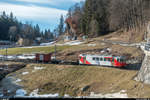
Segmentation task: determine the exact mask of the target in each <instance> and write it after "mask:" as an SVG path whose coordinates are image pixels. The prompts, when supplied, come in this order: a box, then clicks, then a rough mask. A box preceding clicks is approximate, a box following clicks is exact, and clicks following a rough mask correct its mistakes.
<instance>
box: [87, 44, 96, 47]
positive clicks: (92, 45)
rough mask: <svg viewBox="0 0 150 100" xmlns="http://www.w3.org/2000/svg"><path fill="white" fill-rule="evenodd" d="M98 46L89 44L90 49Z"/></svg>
mask: <svg viewBox="0 0 150 100" xmlns="http://www.w3.org/2000/svg"><path fill="white" fill-rule="evenodd" d="M95 46H96V44H88V47H95Z"/></svg>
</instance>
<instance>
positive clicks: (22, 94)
mask: <svg viewBox="0 0 150 100" xmlns="http://www.w3.org/2000/svg"><path fill="white" fill-rule="evenodd" d="M26 94H27V92H26V91H25V90H23V89H18V90H17V91H16V96H25V95H26Z"/></svg>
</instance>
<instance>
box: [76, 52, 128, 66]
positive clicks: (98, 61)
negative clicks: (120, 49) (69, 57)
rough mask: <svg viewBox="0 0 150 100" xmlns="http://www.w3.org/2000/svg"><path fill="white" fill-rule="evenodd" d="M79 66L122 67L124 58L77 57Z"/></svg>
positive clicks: (101, 56) (124, 63)
mask: <svg viewBox="0 0 150 100" xmlns="http://www.w3.org/2000/svg"><path fill="white" fill-rule="evenodd" d="M79 64H86V65H102V66H114V67H124V66H126V65H127V64H126V58H125V57H123V56H105V55H87V54H80V55H79Z"/></svg>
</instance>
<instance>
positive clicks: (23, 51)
mask: <svg viewBox="0 0 150 100" xmlns="http://www.w3.org/2000/svg"><path fill="white" fill-rule="evenodd" d="M70 47H72V46H57V49H56V50H57V51H62V50H64V49H67V48H70ZM54 50H55V49H54V46H52V47H33V48H9V49H8V51H7V54H8V55H17V54H31V53H51V52H54ZM5 54H6V49H3V50H0V55H5Z"/></svg>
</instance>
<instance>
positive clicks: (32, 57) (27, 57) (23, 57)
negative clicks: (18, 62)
mask: <svg viewBox="0 0 150 100" xmlns="http://www.w3.org/2000/svg"><path fill="white" fill-rule="evenodd" d="M17 58H19V59H34V58H35V55H34V56H33V55H30V56H24V55H20V56H17Z"/></svg>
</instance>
